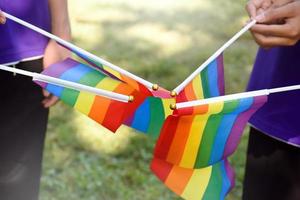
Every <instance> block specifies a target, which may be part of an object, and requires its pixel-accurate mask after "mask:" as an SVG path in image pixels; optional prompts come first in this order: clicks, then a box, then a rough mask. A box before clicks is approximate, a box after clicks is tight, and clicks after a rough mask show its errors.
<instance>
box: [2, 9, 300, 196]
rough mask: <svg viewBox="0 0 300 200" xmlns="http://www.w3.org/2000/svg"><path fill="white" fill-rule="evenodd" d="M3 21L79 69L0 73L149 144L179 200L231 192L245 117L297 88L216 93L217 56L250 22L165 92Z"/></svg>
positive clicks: (158, 171) (219, 87) (60, 66)
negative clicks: (67, 54) (25, 79)
mask: <svg viewBox="0 0 300 200" xmlns="http://www.w3.org/2000/svg"><path fill="white" fill-rule="evenodd" d="M5 16H6V17H7V18H8V19H11V20H13V21H15V22H16V23H19V24H21V25H24V26H26V27H28V28H30V29H32V30H34V31H37V32H39V33H41V34H43V35H45V36H47V37H49V38H51V39H54V40H56V41H57V42H58V43H59V44H60V45H62V46H64V47H65V48H68V49H69V50H70V51H72V52H73V53H75V54H76V55H77V56H79V57H80V58H82V59H83V60H84V61H86V63H87V64H83V63H81V62H78V61H75V60H73V59H72V58H68V59H66V60H65V61H62V62H59V63H56V64H54V65H52V66H50V67H49V68H47V69H46V70H44V71H43V72H42V73H41V74H37V73H32V72H28V71H24V70H19V69H14V68H10V67H7V66H3V65H0V69H1V70H6V71H10V72H14V73H18V74H23V75H27V76H31V77H32V78H33V80H34V81H35V82H36V83H37V84H39V85H40V86H42V87H43V88H44V89H46V90H47V91H49V92H50V93H52V94H54V95H55V96H57V97H59V99H60V100H61V101H62V102H64V103H66V104H68V105H70V106H72V107H74V108H75V109H77V110H78V111H80V112H81V113H83V114H85V115H87V116H88V117H90V118H91V119H93V120H95V121H96V122H98V123H99V124H101V125H102V126H104V127H105V128H107V129H109V130H110V131H112V132H116V131H117V129H118V128H119V127H120V126H122V125H126V126H128V127H131V128H134V129H136V130H138V131H139V132H142V133H145V134H147V135H149V136H150V137H153V138H155V139H156V140H157V142H156V146H155V149H154V153H153V159H152V162H151V165H150V166H151V170H152V172H153V173H154V174H155V175H156V176H157V177H158V178H159V179H160V180H161V181H162V182H163V183H164V184H165V185H166V186H167V187H168V188H169V189H171V190H172V191H173V192H175V193H176V194H177V195H179V196H181V197H182V198H184V199H189V200H194V199H195V200H196V199H197V200H198V199H209V200H210V199H224V198H225V197H226V195H227V194H228V192H229V191H230V190H231V189H232V188H233V187H234V172H233V169H232V168H231V167H230V165H229V162H228V157H229V156H230V155H232V154H233V152H234V151H235V150H236V148H237V145H238V144H239V141H240V138H241V135H242V133H243V130H244V128H245V126H246V124H247V121H248V120H249V118H250V117H251V116H252V115H253V114H254V113H255V112H256V111H257V109H259V108H260V107H261V106H262V105H263V104H264V103H265V102H266V101H267V96H268V95H269V94H270V93H275V92H284V91H290V90H296V89H300V86H299V85H296V86H289V87H284V88H275V89H265V90H259V91H252V92H244V93H239V94H233V95H224V66H223V52H224V50H225V49H226V48H227V47H229V46H230V45H231V44H232V43H233V42H235V41H236V40H237V39H238V38H239V37H240V36H241V35H243V34H244V33H245V32H246V31H248V30H249V29H250V28H251V27H252V26H253V25H254V24H255V23H256V22H255V21H254V20H253V21H251V22H250V23H248V24H247V25H246V26H245V27H243V29H241V30H240V31H239V32H238V33H237V34H236V35H234V37H233V38H231V39H230V40H229V41H228V42H227V43H226V44H224V45H223V46H222V47H221V48H220V49H219V50H218V51H216V52H215V54H213V55H212V56H211V57H210V58H209V59H208V60H207V61H206V62H205V63H203V64H202V65H201V66H200V67H199V68H198V69H197V70H196V71H195V72H194V73H193V74H191V75H190V76H189V77H188V78H187V79H186V80H185V81H184V82H183V83H182V84H180V85H179V86H178V87H177V88H176V89H175V90H173V91H172V92H170V91H167V90H165V89H163V88H162V87H160V86H158V85H156V84H152V83H150V82H148V81H146V80H144V79H142V78H140V77H138V76H136V75H134V74H132V73H130V72H128V71H125V70H123V69H121V68H120V67H118V66H115V65H113V64H111V63H109V62H107V61H105V60H103V59H101V58H99V57H97V56H95V55H93V54H91V53H89V52H87V51H85V50H83V49H80V48H79V47H76V46H75V45H73V44H71V43H69V42H66V41H64V40H62V39H61V38H58V37H56V36H54V35H52V34H50V33H47V32H45V31H44V30H41V29H39V28H38V27H35V26H33V25H31V24H29V23H27V22H25V21H23V20H21V19H18V18H16V17H14V16H12V15H10V14H8V13H5Z"/></svg>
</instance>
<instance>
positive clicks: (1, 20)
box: [0, 10, 6, 24]
mask: <svg viewBox="0 0 300 200" xmlns="http://www.w3.org/2000/svg"><path fill="white" fill-rule="evenodd" d="M5 22H6V17H5V16H4V14H3V12H2V11H1V10H0V24H5Z"/></svg>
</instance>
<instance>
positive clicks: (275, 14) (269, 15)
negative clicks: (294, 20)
mask: <svg viewBox="0 0 300 200" xmlns="http://www.w3.org/2000/svg"><path fill="white" fill-rule="evenodd" d="M292 11H293V4H287V5H285V6H282V7H277V8H270V9H268V10H267V11H265V12H263V13H261V14H260V15H258V16H257V17H256V18H255V19H256V21H257V22H258V23H271V22H274V21H277V20H280V19H284V18H288V17H291V16H293V12H292Z"/></svg>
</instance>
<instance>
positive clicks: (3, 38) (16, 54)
mask: <svg viewBox="0 0 300 200" xmlns="http://www.w3.org/2000/svg"><path fill="white" fill-rule="evenodd" d="M0 9H1V10H3V11H5V12H7V13H9V14H12V15H14V16H16V17H18V18H20V19H22V20H25V21H27V22H29V23H32V24H33V25H36V26H38V27H40V28H42V29H44V30H46V31H50V13H49V8H48V0H0ZM47 43H48V39H47V38H45V37H44V36H42V35H40V34H38V33H36V32H34V31H32V30H30V29H28V28H26V27H23V26H21V25H19V24H16V23H15V22H13V21H11V20H9V19H7V23H6V24H5V25H0V63H9V62H15V61H19V60H22V59H25V58H30V57H34V56H39V55H43V54H44V50H45V47H46V45H47Z"/></svg>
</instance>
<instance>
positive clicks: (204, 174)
mask: <svg viewBox="0 0 300 200" xmlns="http://www.w3.org/2000/svg"><path fill="white" fill-rule="evenodd" d="M211 172H212V166H210V167H206V168H202V169H195V170H194V173H193V175H192V177H191V178H190V181H189V183H188V184H187V186H186V188H185V190H184V192H183V193H182V195H181V196H182V197H183V198H184V199H188V200H199V199H202V198H203V196H204V194H205V191H206V189H207V186H208V183H209V180H210V177H211Z"/></svg>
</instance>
